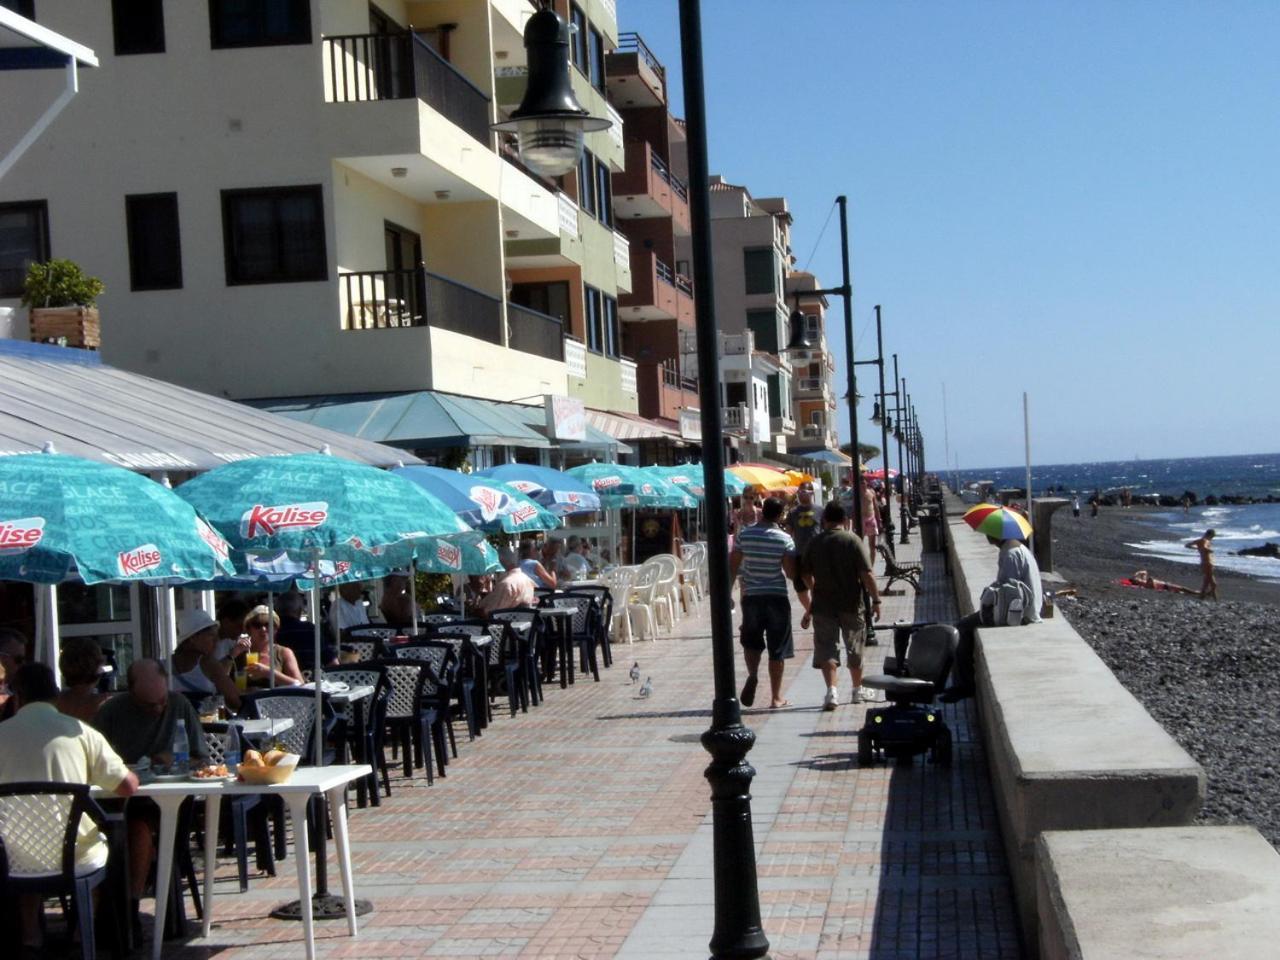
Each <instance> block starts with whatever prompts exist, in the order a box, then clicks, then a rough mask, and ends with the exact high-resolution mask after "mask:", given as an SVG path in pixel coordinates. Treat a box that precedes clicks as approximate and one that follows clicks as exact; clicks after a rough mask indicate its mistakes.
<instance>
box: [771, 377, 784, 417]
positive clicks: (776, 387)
mask: <svg viewBox="0 0 1280 960" xmlns="http://www.w3.org/2000/svg"><path fill="white" fill-rule="evenodd" d="M780 379H781V378H779V376H778V375H777V374H776V373H771V374H769V416H771V417H781V416H783V414H784V411H783V409H782V386H781V383H780Z"/></svg>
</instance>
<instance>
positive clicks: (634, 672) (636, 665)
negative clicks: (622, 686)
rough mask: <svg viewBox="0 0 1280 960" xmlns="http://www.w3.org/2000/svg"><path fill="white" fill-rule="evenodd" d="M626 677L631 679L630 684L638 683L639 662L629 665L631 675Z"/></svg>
mask: <svg viewBox="0 0 1280 960" xmlns="http://www.w3.org/2000/svg"><path fill="white" fill-rule="evenodd" d="M628 676H629V677H631V682H632V683H638V682H639V680H640V661H639V660H637V661H636V662H635V663H633V664H632V665H631V673H629V674H628Z"/></svg>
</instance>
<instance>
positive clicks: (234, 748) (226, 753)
mask: <svg viewBox="0 0 1280 960" xmlns="http://www.w3.org/2000/svg"><path fill="white" fill-rule="evenodd" d="M222 762H223V763H225V764H226V765H227V773H235V772H236V770H237V769H238V768H239V766H240V731H239V730H237V729H236V727H235V725H234V724H227V742H226V745H225V746H224V747H223V750H222Z"/></svg>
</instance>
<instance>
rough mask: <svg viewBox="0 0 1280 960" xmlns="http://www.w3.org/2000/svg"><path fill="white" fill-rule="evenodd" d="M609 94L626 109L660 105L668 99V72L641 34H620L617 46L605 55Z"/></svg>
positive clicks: (664, 103) (663, 104)
mask: <svg viewBox="0 0 1280 960" xmlns="http://www.w3.org/2000/svg"><path fill="white" fill-rule="evenodd" d="M605 64H606V70H605V74H606V77H607V79H606V81H605V82H606V83H607V84H608V86H609V96H610V99H612V100H613V102H614V103H616V104H618V106H620V107H622V108H623V109H627V108H628V107H661V106H665V105H666V102H667V71H666V68H665V67H663V66H662V63H661V62H660V61H659V60H658V58H657V57H656V56H654V54H653V51H652V50H650V49H649V47H648V46H647V45H646V44H645V42H644V40H643V39H641V37H640V34H638V33H630V32H629V33H620V34H618V48H617V49H616V50H614V51H613V52H611V53H610V54H608V56H607V57H606V58H605Z"/></svg>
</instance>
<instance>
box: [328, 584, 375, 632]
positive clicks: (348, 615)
mask: <svg viewBox="0 0 1280 960" xmlns="http://www.w3.org/2000/svg"><path fill="white" fill-rule="evenodd" d="M333 615H334V616H335V617H337V618H338V629H339V630H349V629H350V628H351V627H364V626H368V624H369V609H368V608H367V607H366V606H365V605H364V582H363V581H357V582H355V583H344V584H342V585H341V586H340V587H338V602H337V603H336V604H335V605H334V610H333Z"/></svg>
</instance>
